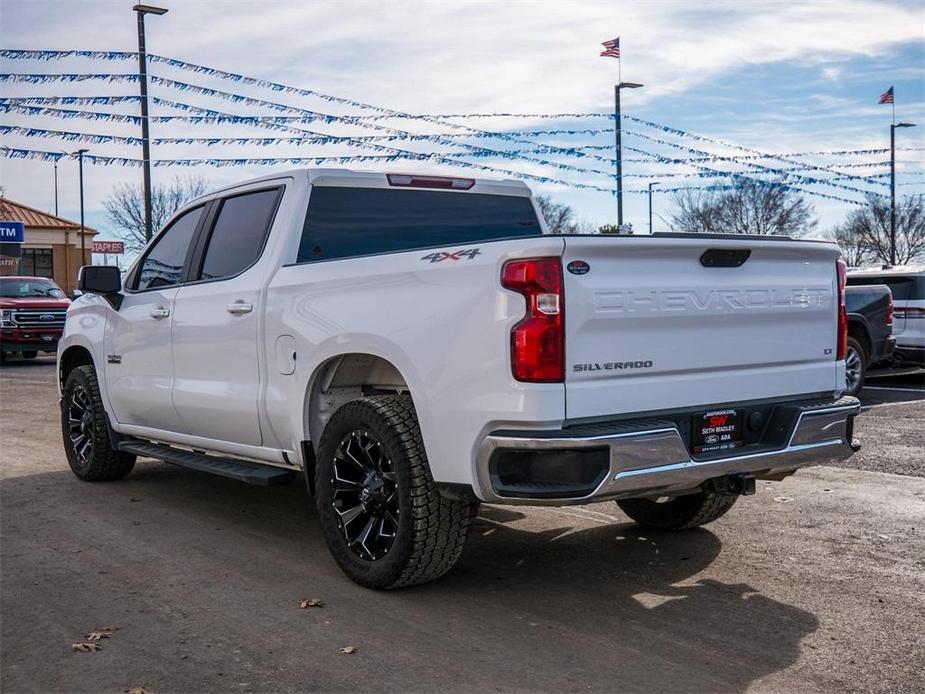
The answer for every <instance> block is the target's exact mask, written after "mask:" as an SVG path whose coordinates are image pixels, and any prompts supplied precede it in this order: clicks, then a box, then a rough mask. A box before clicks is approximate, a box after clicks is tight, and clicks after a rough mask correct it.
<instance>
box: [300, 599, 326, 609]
mask: <svg viewBox="0 0 925 694" xmlns="http://www.w3.org/2000/svg"><path fill="white" fill-rule="evenodd" d="M299 607H301V608H302V609H303V610H304V609H305V608H306V607H324V601H322V600H316V599H314V598H311V599H307V600H303V601H302V602H300V603H299Z"/></svg>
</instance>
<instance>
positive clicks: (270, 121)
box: [9, 97, 818, 180]
mask: <svg viewBox="0 0 925 694" xmlns="http://www.w3.org/2000/svg"><path fill="white" fill-rule="evenodd" d="M155 101H156V103H163V104H164V105H169V106H173V107H177V108H182V109H186V110H188V111H193V112H204V113H206V114H208V115H203V116H198V115H196V116H154V117H153V119H154V120H155V121H159V122H171V121H181V122H192V123H209V122H215V123H233V124H248V125H258V126H260V127H267V126H272V125H276V124H277V123H278V122H279V120H280V119H282V120H283V121H284V122H286V123H291V122H292V121H293V119H294V118H296V117H279V116H270V117H266V116H263V117H259V116H258V117H250V116H236V115H232V114H224V113H222V112H219V111H214V110H211V109H204V108H202V107H194V106H190V105H187V104H182V103H179V102H172V101H168V100H162V99H159V98H157V97H155ZM9 108H10V109H12V110H17V111H21V112H26V113H28V114H30V115H39V114H40V115H55V116H60V117H63V118H81V117H88V118H91V119H94V120H105V121H112V122H128V123H133V124H137V123H139V122H140V118H138V117H137V116H130V115H125V114H111V113H99V112H87V111H78V110H71V109H49V108H40V107H30V106H17V105H15V104H14V105H11V106H9ZM296 120H298V121H299V122H301V121H302V120H303V119H301V118H296ZM305 120H308V121H309V122H311V119H310V118H309V119H305ZM283 129H284V130H285V129H286V128H285V126H283ZM299 132H303V131H302V130H299ZM308 132H309V133H311V135H310V137H311V140H312V141H313V142H316V143H322V144H330V143H345V144H356V142H355V141H356V140H357V139H358V138H357V137H356V136H353V137H351V136H335V135H325V134H319V133H313V132H312V131H308ZM408 136H411V137H415V138H418V139H424V140H429V141H433V138H432V137H431V136H422V135H413V134H412V135H405V134H402V135H400V136H394V137H396V139H401V138H404V137H408ZM361 137H362V136H361ZM368 137H380V136H368ZM178 139H181V140H182V139H184V138H178ZM187 139H188V138H187ZM204 139H207V140H209V139H211V140H214V141H215V143H216V144H217V143H218V141H219V138H204ZM254 139H255V140H260V139H261V138H254ZM297 139H301V138H297ZM97 141H105V140H97ZM111 141H115V140H111ZM360 144H361V146H364V147H367V148H372V149H373V150H374V151H384V150H383V149H380V148H379V147H376V146H374V145H373V143H371V142H368V141H361V143H360ZM672 144H673V143H672ZM385 149H388V148H385ZM638 151H639V152H641V153H645V154H647V155H649V157H653V156H654V155H653V154H652V153H650V152H645V151H644V150H638ZM692 151H694V152H698V151H699V150H692ZM509 156H510V158H512V159H513V158H516V157H515V156H514V155H509ZM656 159H657V160H661V161H662V162H663V163H670V164H684V165H689V164H690V160H685V159H671V158H667V157H657V158H656ZM704 159H709V160H710V161H731V162H732V163H736V162H735V160H733V159H732V158H730V157H719V156H713V157H704ZM453 161H456V160H453ZM491 168H493V167H491ZM491 168H490V169H489V170H491ZM768 171H769V172H771V173H775V174H780V173H786V172H787V171H788V170H786V169H768ZM586 173H594V172H593V171H591V170H589V171H587V172H586ZM607 173H608V174H609V172H607ZM728 175H730V172H728V171H722V170H715V169H711V170H709V171H707V172H705V173H702V174H701V175H700V176H701V177H721V176H728ZM661 176H662V177H665V176H666V174H661ZM625 177H627V178H630V177H640V178H643V177H647V178H653V177H658V176H656V175H654V174H653V175H645V174H625ZM817 180H818V179H817Z"/></svg>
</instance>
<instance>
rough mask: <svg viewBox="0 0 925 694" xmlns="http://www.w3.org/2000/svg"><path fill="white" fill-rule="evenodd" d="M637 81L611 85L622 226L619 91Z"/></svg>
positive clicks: (618, 197) (618, 217) (618, 222)
mask: <svg viewBox="0 0 925 694" xmlns="http://www.w3.org/2000/svg"><path fill="white" fill-rule="evenodd" d="M641 86H642V85H641V84H639V83H637V82H620V83H619V84H615V85H614V87H613V103H614V122H615V124H614V144H615V145H616V150H617V227H618V228H621V233H622V226H623V145H622V142H621V134H620V91H621V90H622V89H639V88H640V87H641Z"/></svg>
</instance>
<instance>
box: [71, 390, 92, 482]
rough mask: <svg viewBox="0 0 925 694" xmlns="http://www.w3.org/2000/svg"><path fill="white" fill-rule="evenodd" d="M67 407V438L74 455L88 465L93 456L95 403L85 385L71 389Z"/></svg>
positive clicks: (82, 463)
mask: <svg viewBox="0 0 925 694" xmlns="http://www.w3.org/2000/svg"><path fill="white" fill-rule="evenodd" d="M66 407H67V432H66V435H67V438H68V441H70V444H71V451H72V453H73V454H74V457H75V458H76V459H77V461H78V462H79V463H80V464H81V465H82V466H84V465H88V464H89V462H90V459H91V458H92V457H93V405H92V404H91V401H90V394H89V393H88V392H87V389H86V388H84V386H83V385H76V386H75V387H74V388H72V389H71V393H70V397H69V398H68V402H67V404H66Z"/></svg>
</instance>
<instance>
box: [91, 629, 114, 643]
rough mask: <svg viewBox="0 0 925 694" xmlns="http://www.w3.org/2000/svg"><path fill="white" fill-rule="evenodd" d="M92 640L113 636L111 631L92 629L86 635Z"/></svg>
mask: <svg viewBox="0 0 925 694" xmlns="http://www.w3.org/2000/svg"><path fill="white" fill-rule="evenodd" d="M86 637H87V638H88V639H90V640H91V641H99V640H100V639H108V638H111V637H112V632H111V631H91V632H90V633H89V634H87V635H86Z"/></svg>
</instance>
